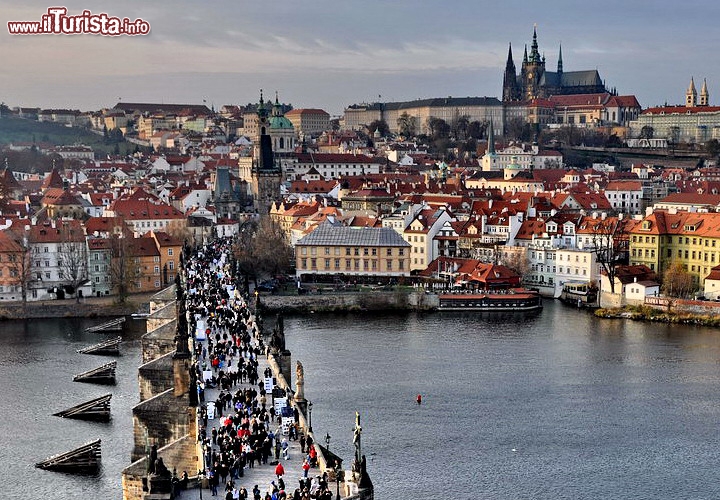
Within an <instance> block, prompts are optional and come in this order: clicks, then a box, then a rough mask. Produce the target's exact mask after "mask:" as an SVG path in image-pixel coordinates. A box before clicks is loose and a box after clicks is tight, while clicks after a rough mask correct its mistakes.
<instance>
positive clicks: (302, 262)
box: [300, 259, 307, 269]
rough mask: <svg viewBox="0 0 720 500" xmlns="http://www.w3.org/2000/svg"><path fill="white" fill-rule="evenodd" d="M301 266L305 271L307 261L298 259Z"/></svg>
mask: <svg viewBox="0 0 720 500" xmlns="http://www.w3.org/2000/svg"><path fill="white" fill-rule="evenodd" d="M300 262H301V265H300V267H302V268H303V269H307V259H300Z"/></svg>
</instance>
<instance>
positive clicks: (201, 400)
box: [184, 239, 333, 500]
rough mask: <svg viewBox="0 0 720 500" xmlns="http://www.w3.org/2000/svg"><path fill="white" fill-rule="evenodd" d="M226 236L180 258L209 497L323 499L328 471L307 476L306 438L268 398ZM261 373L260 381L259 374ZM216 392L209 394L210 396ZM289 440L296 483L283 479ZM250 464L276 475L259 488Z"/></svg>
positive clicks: (310, 448)
mask: <svg viewBox="0 0 720 500" xmlns="http://www.w3.org/2000/svg"><path fill="white" fill-rule="evenodd" d="M234 267H235V266H234V265H233V259H232V253H231V241H230V240H229V239H220V240H216V241H214V242H212V243H210V244H207V245H205V246H204V247H202V248H201V249H200V250H198V251H196V253H195V254H194V255H191V256H189V257H188V258H186V259H185V269H184V276H185V279H184V288H185V297H186V304H185V306H186V310H187V317H188V324H189V327H190V332H195V337H196V341H195V342H194V345H195V352H194V359H195V360H197V363H196V364H195V366H194V373H193V376H192V379H193V380H194V381H195V384H196V389H197V400H198V405H199V406H198V416H199V422H198V440H199V441H200V443H201V446H202V449H203V455H204V457H203V460H204V471H201V473H202V474H203V475H204V477H205V478H206V479H207V482H208V486H209V488H210V490H211V495H212V496H223V498H225V500H248V499H250V500H288V499H292V500H309V499H325V500H329V499H330V498H332V496H333V494H332V492H331V491H330V488H329V486H328V481H327V475H326V474H323V475H320V476H315V477H309V470H310V469H312V468H313V467H316V466H317V449H316V448H315V444H314V443H313V442H312V438H311V436H309V435H306V434H305V433H304V432H303V431H302V429H301V428H300V427H299V415H298V412H297V408H295V409H294V415H293V416H294V418H293V419H292V420H293V421H292V422H291V423H287V422H286V425H285V426H283V425H281V424H282V418H281V415H279V414H278V413H276V410H275V407H274V406H273V405H272V404H271V398H272V395H269V394H267V393H266V391H265V384H264V379H265V378H268V377H272V375H273V374H272V370H270V368H266V369H265V370H264V371H262V373H260V363H259V360H260V359H261V356H265V355H266V346H265V344H264V342H263V339H262V332H261V331H259V328H258V325H257V324H256V322H255V317H254V315H253V314H252V312H251V308H250V305H249V298H248V297H247V296H243V295H242V294H240V293H239V291H238V288H237V284H238V283H239V281H238V280H237V277H236V276H235V274H234ZM260 375H262V379H261V376H260ZM210 393H213V395H215V394H217V396H216V397H214V398H210V397H209V394H210ZM290 441H299V443H300V444H301V453H302V454H303V456H304V460H303V461H302V462H301V463H302V465H300V466H299V467H301V473H300V476H301V477H300V479H299V481H298V484H297V486H295V487H292V486H291V485H288V484H286V478H285V476H286V474H285V467H284V466H283V460H285V461H286V463H287V460H288V459H289V448H290ZM255 467H274V468H275V469H274V471H275V480H273V481H272V482H271V483H270V484H268V485H266V486H265V488H264V489H265V492H264V493H263V492H262V488H260V486H259V485H257V484H255V485H254V486H253V487H252V488H250V487H249V484H250V483H247V486H244V485H243V483H244V481H245V480H244V478H245V475H246V474H247V475H248V476H251V474H249V473H248V471H249V470H250V469H253V468H255Z"/></svg>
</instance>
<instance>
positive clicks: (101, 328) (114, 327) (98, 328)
mask: <svg viewBox="0 0 720 500" xmlns="http://www.w3.org/2000/svg"><path fill="white" fill-rule="evenodd" d="M123 323H125V316H123V317H122V318H116V319H111V320H110V321H106V322H105V323H100V324H99V325H95V326H91V327H89V328H86V329H85V331H86V332H95V333H106V332H119V331H122V329H123Z"/></svg>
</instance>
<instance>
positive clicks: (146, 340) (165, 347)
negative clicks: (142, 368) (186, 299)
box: [140, 305, 177, 363]
mask: <svg viewBox="0 0 720 500" xmlns="http://www.w3.org/2000/svg"><path fill="white" fill-rule="evenodd" d="M174 307H175V306H174V305H173V308H174ZM149 323H150V322H149V321H148V333H146V334H145V335H143V336H142V338H141V339H140V343H141V345H142V361H143V363H147V362H149V361H152V360H153V359H157V358H159V357H160V356H164V355H166V354H168V353H170V352H173V351H174V350H175V347H176V346H175V335H176V334H177V321H176V320H171V321H168V322H164V323H160V324H156V326H155V328H154V329H152V330H151V329H150V324H149Z"/></svg>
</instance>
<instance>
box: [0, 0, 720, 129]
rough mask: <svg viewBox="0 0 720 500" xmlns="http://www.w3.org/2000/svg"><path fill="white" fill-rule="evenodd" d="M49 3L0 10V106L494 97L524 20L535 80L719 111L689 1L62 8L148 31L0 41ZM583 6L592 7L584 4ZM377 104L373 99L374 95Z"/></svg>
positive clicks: (719, 77) (706, 40)
mask: <svg viewBox="0 0 720 500" xmlns="http://www.w3.org/2000/svg"><path fill="white" fill-rule="evenodd" d="M57 4H59V2H58V3H43V2H38V1H37V0H25V1H24V2H22V4H21V3H20V2H9V1H7V0H0V13H1V16H2V18H3V19H2V21H3V22H2V26H3V28H2V34H0V54H1V55H0V61H1V63H2V68H3V69H2V71H0V100H1V101H4V102H5V103H7V104H8V105H10V106H18V105H19V106H39V107H67V108H73V109H75V108H77V109H81V110H96V109H100V108H103V107H109V106H112V105H113V104H115V103H116V102H117V100H118V99H119V98H120V99H121V100H122V101H126V102H166V103H193V104H199V103H202V102H203V100H206V102H207V104H208V105H211V104H214V105H215V107H216V108H217V107H219V106H221V105H223V104H246V103H248V102H251V101H253V102H254V101H257V99H258V96H259V89H261V88H262V89H264V91H265V93H266V95H270V96H273V97H274V93H275V91H278V92H279V95H280V100H281V101H283V102H286V103H292V104H293V106H295V107H318V108H323V109H325V110H327V111H328V112H329V113H330V114H332V115H340V114H341V113H342V110H343V109H344V107H346V106H348V105H350V104H354V103H360V102H371V101H377V100H381V101H403V100H412V99H418V98H428V97H446V96H454V97H464V96H495V97H498V96H500V95H501V92H502V75H503V70H504V67H505V61H506V57H507V50H508V43H512V46H513V52H514V58H515V63H516V65H517V66H518V67H519V64H520V62H521V61H522V50H523V46H524V44H528V45H529V44H530V42H531V38H532V30H533V25H534V24H537V30H538V41H539V45H540V51H541V52H544V53H545V55H546V59H547V68H548V70H551V71H554V70H555V68H556V65H557V55H558V46H559V44H560V43H562V47H563V63H564V69H565V71H574V70H586V69H598V70H599V72H600V76H601V77H602V78H603V79H604V80H605V82H606V85H607V86H608V87H617V90H618V92H619V93H620V94H635V95H636V96H637V98H638V100H639V101H640V104H641V105H642V106H643V107H649V106H654V105H659V104H663V103H664V102H668V103H671V104H673V103H682V102H684V96H685V90H686V89H687V87H688V84H689V82H690V77H691V76H694V78H695V83H696V86H697V89H698V91H699V90H700V86H701V85H702V80H703V78H707V82H708V88H709V91H710V102H711V104H716V103H718V102H720V64H718V62H719V59H720V57H719V56H718V46H719V45H720V44H719V43H718V41H719V40H718V38H719V36H718V27H717V21H718V19H720V2H711V1H707V0H704V1H701V0H686V1H684V2H681V3H678V2H676V1H673V2H670V1H669V0H624V1H619V0H606V1H605V2H603V3H602V4H599V3H598V2H585V1H582V0H544V1H541V2H539V1H536V0H525V1H521V0H503V1H498V0H495V1H488V0H443V1H441V0H438V1H436V0H362V1H358V0H294V1H293V0H273V1H262V2H261V1H256V0H211V1H198V0H175V1H172V2H170V1H164V0H153V1H147V0H143V1H124V2H123V1H113V2H110V1H105V0H101V1H90V0H85V1H84V2H78V1H75V0H72V1H69V2H65V3H61V5H64V6H66V7H67V8H68V12H69V14H80V13H81V12H82V10H83V9H89V10H91V11H92V12H93V13H95V14H99V13H107V14H109V15H112V16H117V17H121V18H122V17H128V18H130V19H131V20H133V19H136V18H142V19H144V20H146V21H148V22H149V23H150V26H151V32H150V34H149V35H147V36H136V37H128V36H123V37H102V36H96V35H74V36H67V35H38V36H13V35H10V34H8V31H7V26H6V23H7V21H36V20H40V17H41V16H42V15H43V14H44V13H45V12H46V10H47V8H48V7H51V6H54V5H57ZM590 4H592V5H590ZM379 96H382V97H380V98H379Z"/></svg>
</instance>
